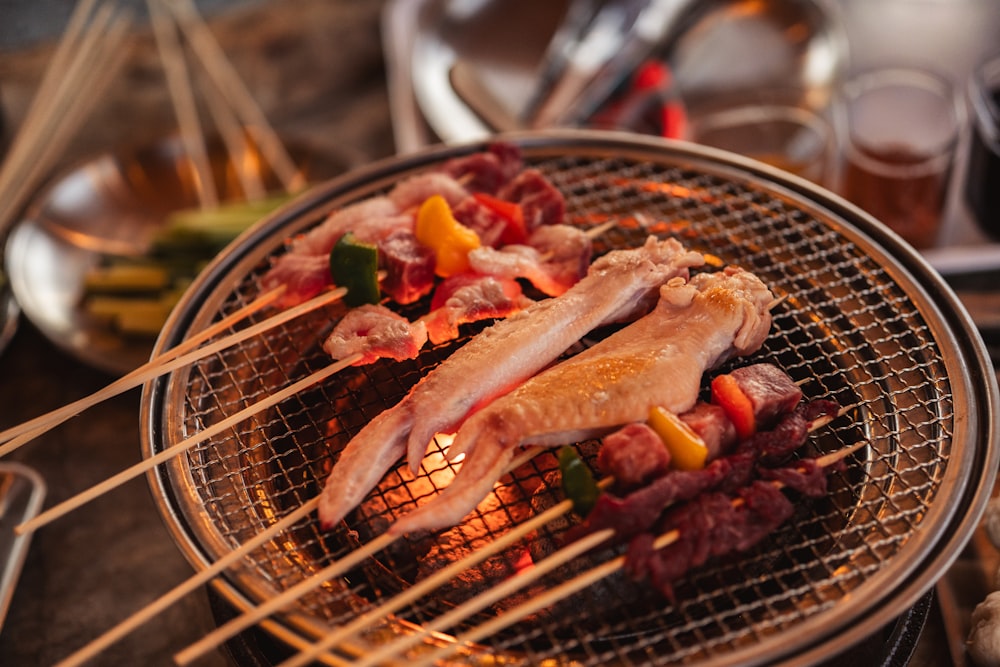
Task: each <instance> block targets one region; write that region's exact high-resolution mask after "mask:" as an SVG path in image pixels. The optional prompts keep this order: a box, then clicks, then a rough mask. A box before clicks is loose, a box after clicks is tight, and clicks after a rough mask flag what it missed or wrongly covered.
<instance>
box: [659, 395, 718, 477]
mask: <svg viewBox="0 0 1000 667" xmlns="http://www.w3.org/2000/svg"><path fill="white" fill-rule="evenodd" d="M649 427H650V428H651V429H653V430H654V431H656V434H657V435H659V436H660V439H661V440H662V441H663V444H664V445H665V446H666V448H667V449H668V450H669V451H670V465H671V466H672V467H674V468H677V469H678V470H701V469H702V468H704V467H705V461H706V460H707V459H708V447H706V446H705V441H704V440H702V439H701V437H699V436H698V434H697V433H695V432H694V431H692V430H691V427H690V426H688V425H687V424H685V423H684V422H683V421H681V420H680V418H678V417H677V415H675V414H674V413H672V412H670V411H668V410H666V409H664V408H662V407H660V406H655V407H652V408H650V410H649Z"/></svg>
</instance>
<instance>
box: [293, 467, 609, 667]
mask: <svg viewBox="0 0 1000 667" xmlns="http://www.w3.org/2000/svg"><path fill="white" fill-rule="evenodd" d="M533 453H537V452H533ZM512 467H513V468H516V467H517V465H513V466H512ZM611 481H612V480H611V479H606V480H602V486H608V485H610V483H611ZM572 508H573V503H572V501H569V500H564V501H562V502H560V503H558V504H556V505H553V506H552V507H550V508H549V509H547V510H545V511H544V512H542V513H541V514H539V515H537V516H534V517H532V518H531V519H529V520H527V521H525V522H524V523H522V524H518V525H517V526H514V527H513V528H512V529H511V530H509V531H508V532H507V533H505V534H503V535H501V536H500V537H499V538H497V539H496V540H494V541H493V542H491V543H490V544H488V545H487V546H485V547H483V548H481V549H477V550H476V551H475V553H473V554H470V555H469V556H467V557H465V558H463V559H461V560H457V561H455V562H453V563H451V564H450V565H448V566H446V567H444V568H442V569H440V570H438V571H437V572H435V573H434V574H432V575H431V576H429V577H427V578H426V579H423V580H421V581H418V582H417V583H415V584H414V585H413V586H411V587H410V588H408V589H406V590H405V591H404V592H403V593H400V594H399V595H397V596H395V597H394V598H392V599H391V600H389V601H388V602H386V603H383V604H382V605H381V606H379V607H376V608H373V609H371V610H369V611H367V612H365V613H363V614H361V615H360V616H358V617H357V618H355V619H354V620H353V621H351V622H350V623H348V624H347V625H343V626H341V627H339V628H337V629H336V630H334V631H333V632H331V633H329V634H327V635H325V636H324V637H323V638H322V639H321V640H320V641H318V642H316V643H315V644H313V645H312V646H311V647H309V649H308V650H305V651H302V652H300V653H298V654H297V655H295V656H292V657H291V658H289V659H288V660H286V661H285V662H283V663H281V665H280V666H279V667H301V666H302V665H306V664H308V663H309V662H311V661H312V660H314V659H316V658H317V657H319V656H320V655H322V654H323V652H324V651H326V650H329V649H331V648H333V647H334V646H336V645H337V644H338V643H339V642H341V641H343V640H344V639H347V638H348V637H350V636H351V635H352V634H353V633H355V632H357V631H359V630H361V629H363V628H365V627H367V626H368V625H370V624H372V623H374V622H376V621H378V620H380V619H382V618H385V617H386V616H387V615H389V614H392V613H394V612H396V611H397V610H399V609H402V608H403V607H405V606H407V605H409V604H412V603H413V602H415V601H416V600H418V599H419V598H420V597H421V596H423V595H424V594H425V593H428V592H430V591H432V590H434V589H436V588H438V587H439V586H441V585H442V584H444V583H445V582H447V581H448V580H450V579H451V578H452V577H454V576H455V575H457V574H459V573H461V572H462V571H464V570H467V569H468V568H470V567H472V566H474V565H476V564H477V563H480V562H482V561H483V560H485V559H487V558H489V557H490V556H493V555H494V554H497V553H500V552H501V551H503V550H504V549H506V548H507V547H509V546H512V545H513V544H514V543H515V542H517V541H518V540H520V539H522V538H523V537H524V536H525V535H527V534H528V533H530V532H531V531H533V530H536V529H538V528H541V527H542V526H544V525H546V524H548V523H550V522H552V521H554V520H555V519H558V518H559V517H561V516H563V515H565V514H566V513H567V512H569V511H570V510H571V509H572ZM422 639H423V636H422V635H421V636H420V638H419V639H418V641H421V640H422Z"/></svg>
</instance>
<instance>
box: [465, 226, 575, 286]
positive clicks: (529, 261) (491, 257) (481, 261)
mask: <svg viewBox="0 0 1000 667" xmlns="http://www.w3.org/2000/svg"><path fill="white" fill-rule="evenodd" d="M591 249H592V245H591V242H590V238H589V237H588V236H587V234H586V232H584V231H582V230H580V229H577V228H576V227H571V226H569V225H546V226H544V227H539V228H538V229H536V230H535V231H534V232H532V234H531V236H530V237H529V239H528V243H527V244H525V245H522V244H512V245H508V246H505V247H503V248H502V249H497V248H493V247H490V246H486V245H484V246H482V247H480V248H477V249H475V250H473V251H472V252H470V253H469V266H470V267H471V268H472V270H473V271H476V272H477V273H482V274H485V275H491V276H496V277H498V278H512V279H513V278H525V279H527V280H528V281H529V282H531V284H532V285H534V286H535V287H536V288H537V289H538V290H539V291H541V292H542V293H543V294H547V295H548V296H559V295H560V294H562V293H563V292H565V291H566V290H568V289H569V288H570V287H572V286H573V285H574V284H576V283H577V282H578V281H579V280H580V278H582V277H583V276H584V275H585V274H586V273H587V266H589V264H590V257H591Z"/></svg>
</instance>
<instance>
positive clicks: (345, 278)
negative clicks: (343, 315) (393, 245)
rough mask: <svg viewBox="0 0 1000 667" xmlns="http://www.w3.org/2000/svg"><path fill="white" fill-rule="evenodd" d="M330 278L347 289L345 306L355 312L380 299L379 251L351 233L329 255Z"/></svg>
mask: <svg viewBox="0 0 1000 667" xmlns="http://www.w3.org/2000/svg"><path fill="white" fill-rule="evenodd" d="M330 275H331V276H333V283H334V284H335V285H337V286H338V287H343V288H345V289H347V295H346V296H345V297H344V303H345V304H347V305H348V306H350V307H352V308H354V307H355V306H360V305H362V304H365V303H378V302H379V300H380V299H381V296H382V294H381V291H380V290H379V286H378V248H376V247H375V245H374V244H372V243H365V242H363V241H359V240H358V239H357V237H355V236H354V234H353V233H352V232H347V233H346V234H344V235H343V236H341V237H340V240H338V241H337V243H336V244H334V246H333V250H331V251H330Z"/></svg>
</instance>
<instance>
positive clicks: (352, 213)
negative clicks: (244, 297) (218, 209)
mask: <svg viewBox="0 0 1000 667" xmlns="http://www.w3.org/2000/svg"><path fill="white" fill-rule="evenodd" d="M521 166H522V163H521V157H520V150H519V149H518V148H517V147H516V146H513V145H509V144H501V143H497V144H495V145H493V146H490V148H489V150H488V151H487V152H485V153H483V154H481V155H470V156H464V157H462V158H456V159H455V160H452V161H450V162H448V163H446V164H445V165H443V167H442V168H441V169H440V170H437V171H429V172H425V173H422V174H417V175H415V176H411V177H410V178H407V179H405V180H402V181H400V182H399V183H397V184H396V185H395V187H393V189H392V190H391V191H390V192H389V193H388V195H385V196H375V197H370V198H368V199H365V200H362V201H359V202H356V203H354V204H351V205H349V206H345V207H344V208H342V209H339V210H337V211H335V212H333V213H331V214H330V215H329V216H328V217H327V218H326V220H324V221H323V222H321V223H320V224H319V225H317V226H316V227H314V228H312V229H310V230H309V231H307V232H305V233H303V234H300V235H298V236H296V237H294V238H292V239H290V240H289V242H288V247H287V251H286V252H285V254H283V255H280V256H279V257H277V258H276V259H275V260H274V263H273V264H272V266H271V268H270V269H269V270H268V271H267V272H266V273H265V274H264V276H263V277H262V278H261V285H262V287H263V288H264V289H273V288H275V287H278V286H280V285H285V286H286V288H287V289H286V291H285V294H284V295H283V296H282V299H281V302H280V304H279V305H280V306H282V307H288V306H293V305H295V304H297V303H301V302H302V301H305V300H307V299H309V298H310V297H313V296H315V295H317V294H319V293H320V292H321V291H322V290H323V289H324V288H326V287H328V286H329V285H330V284H331V278H330V275H329V271H328V269H327V266H328V262H327V258H328V256H329V253H330V250H331V249H332V248H333V246H334V244H335V243H336V242H337V241H338V240H339V239H340V237H341V236H343V235H344V234H345V233H346V232H348V231H351V232H353V233H354V235H355V236H356V237H357V238H358V239H359V240H361V241H365V242H369V243H375V242H377V241H380V240H382V239H384V238H386V237H387V236H389V235H390V234H391V233H392V232H394V231H396V230H400V229H402V230H407V231H411V232H412V229H413V224H414V217H413V210H414V209H415V208H416V207H417V206H419V205H420V204H421V203H422V202H424V201H425V200H426V199H427V198H428V197H429V196H431V195H434V194H440V195H442V196H443V197H444V198H445V199H446V200H447V201H448V203H449V204H450V205H453V206H455V205H458V204H459V203H460V202H461V201H463V200H465V199H467V198H468V197H469V194H470V193H471V192H475V191H478V190H479V189H481V188H482V189H488V191H489V192H496V191H497V190H499V189H501V188H503V187H504V186H506V185H513V183H512V181H511V179H513V178H515V176H516V175H517V174H518V173H519V172H520V169H521ZM535 176H539V177H540V174H536V175H532V176H531V177H529V178H526V179H525V182H524V183H523V184H522V185H520V186H518V187H517V188H516V189H514V190H512V193H513V194H514V195H518V196H525V197H529V198H530V202H531V204H530V205H531V207H532V209H531V210H532V211H544V215H542V214H537V215H536V217H539V216H541V217H543V218H545V219H549V218H551V217H552V215H554V213H553V212H554V211H558V210H560V205H562V206H565V204H560V203H561V202H562V195H561V194H560V193H559V191H558V190H556V189H555V188H554V187H553V186H552V185H551V184H549V183H548V182H547V181H545V179H544V177H541V181H542V182H536V179H535ZM554 197H556V198H557V199H558V201H556V202H553V201H549V200H550V199H552V198H554ZM533 215H535V214H534V213H533ZM561 220H562V217H561V214H559V221H561ZM404 294H407V296H409V293H408V292H404ZM422 294H426V291H424V292H422V293H421V295H422ZM416 298H419V296H418V297H416ZM401 303H407V302H401Z"/></svg>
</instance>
